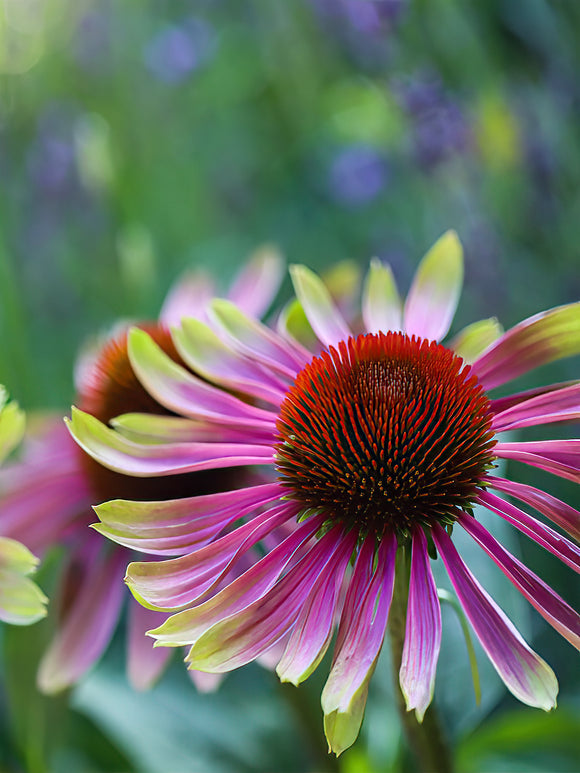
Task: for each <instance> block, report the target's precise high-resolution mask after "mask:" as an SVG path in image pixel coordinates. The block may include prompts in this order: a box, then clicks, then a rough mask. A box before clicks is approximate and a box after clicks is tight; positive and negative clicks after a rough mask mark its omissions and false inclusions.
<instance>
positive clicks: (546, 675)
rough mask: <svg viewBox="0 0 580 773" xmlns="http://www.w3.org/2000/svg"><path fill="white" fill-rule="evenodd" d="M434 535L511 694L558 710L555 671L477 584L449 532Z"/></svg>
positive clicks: (437, 531)
mask: <svg viewBox="0 0 580 773" xmlns="http://www.w3.org/2000/svg"><path fill="white" fill-rule="evenodd" d="M431 533H432V535H433V540H434V541H435V545H436V547H437V550H438V551H439V554H440V555H441V558H442V559H443V563H444V564H445V567H446V569H447V572H448V574H449V577H450V579H451V582H452V584H453V587H454V588H455V592H456V594H457V597H458V598H459V601H460V602H461V605H462V607H463V609H464V611H465V614H466V615H467V617H468V618H469V621H470V623H471V625H472V627H473V630H474V631H475V633H476V634H477V638H478V639H479V641H480V643H481V646H482V647H483V649H484V650H485V652H486V653H487V656H488V658H489V659H490V660H491V663H492V665H493V667H494V668H495V670H496V671H497V673H498V674H499V676H500V677H501V679H502V680H503V682H504V684H505V685H506V687H507V688H508V690H509V691H510V692H511V693H513V695H515V697H516V698H518V700H520V701H522V703H526V704H527V705H528V706H536V707H538V708H542V709H544V710H545V711H549V710H550V709H552V708H554V707H555V705H556V696H557V693H558V682H557V681H556V677H555V676H554V672H553V671H552V669H551V668H550V667H549V666H548V664H547V663H546V662H545V661H543V660H542V659H541V658H540V657H539V656H538V655H536V653H535V652H533V651H532V650H531V649H530V648H529V647H528V645H527V644H526V642H525V641H524V640H523V638H522V637H521V635H520V634H519V633H518V631H517V630H516V628H515V627H514V625H513V623H512V622H511V620H509V618H508V617H507V616H506V614H505V613H504V612H503V611H502V610H501V609H500V608H499V607H498V606H497V604H496V603H495V602H494V601H493V599H492V598H491V597H490V596H489V595H488V594H487V593H486V592H485V591H484V589H483V588H482V587H481V585H480V584H479V583H478V582H477V580H476V579H475V577H474V576H473V575H472V574H471V572H470V571H469V569H468V568H467V567H466V566H465V564H464V563H463V561H462V560H461V558H460V556H459V554H458V553H457V550H456V549H455V546H454V545H453V542H452V541H451V539H450V537H449V536H448V535H447V533H446V532H445V530H444V529H443V528H442V527H441V526H439V525H438V524H435V525H434V526H433V528H432V532H431Z"/></svg>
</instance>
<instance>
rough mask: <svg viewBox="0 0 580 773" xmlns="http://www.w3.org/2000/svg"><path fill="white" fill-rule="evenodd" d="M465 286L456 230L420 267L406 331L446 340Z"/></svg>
mask: <svg viewBox="0 0 580 773" xmlns="http://www.w3.org/2000/svg"><path fill="white" fill-rule="evenodd" d="M462 284H463V249H462V247H461V243H460V241H459V239H458V238H457V234H456V233H455V231H447V232H446V233H444V234H443V236H441V237H440V238H439V239H438V240H437V241H436V242H435V244H434V245H433V246H432V247H431V249H430V250H429V252H427V254H426V255H425V257H424V258H423V260H422V261H421V263H420V264H419V267H418V269H417V273H416V274H415V278H414V279H413V284H412V285H411V289H410V290H409V294H408V296H407V301H406V303H405V311H404V321H405V332H406V333H407V334H408V335H416V336H419V337H421V338H428V339H431V340H433V341H439V340H440V339H442V338H444V337H445V335H446V334H447V331H448V330H449V326H450V325H451V321H452V320H453V316H454V314H455V309H456V308H457V302H458V300H459V295H460V294H461V286H462Z"/></svg>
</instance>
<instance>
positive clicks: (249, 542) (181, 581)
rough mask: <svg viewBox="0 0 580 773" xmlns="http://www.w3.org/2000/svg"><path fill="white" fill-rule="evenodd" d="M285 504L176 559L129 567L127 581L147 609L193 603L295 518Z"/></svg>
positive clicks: (293, 510) (295, 513)
mask: <svg viewBox="0 0 580 773" xmlns="http://www.w3.org/2000/svg"><path fill="white" fill-rule="evenodd" d="M297 512H298V508H297V507H293V506H291V505H290V504H289V503H288V502H285V503H283V504H282V505H280V506H278V507H275V508H272V509H271V510H266V512H264V513H261V514H260V515H255V516H254V517H253V518H252V519H251V520H249V521H248V522H247V523H244V524H242V525H241V526H238V528H237V529H234V530H233V531H231V532H229V533H228V534H226V535H224V536H223V537H220V538H219V539H216V540H215V541H214V542H211V543H210V544H209V545H206V546H205V547H202V548H200V549H199V550H196V551H194V552H193V553H188V554H186V555H184V556H180V557H179V558H172V559H168V560H166V561H140V562H134V563H132V564H129V566H128V568H127V576H126V578H125V579H126V582H127V584H128V585H129V587H130V589H131V591H132V593H133V594H134V595H135V596H136V598H137V599H138V600H139V601H140V602H141V603H143V602H145V603H146V604H147V606H150V607H154V608H157V609H177V608H179V607H184V606H185V605H187V604H191V603H193V602H195V601H196V600H197V599H199V598H201V597H202V596H203V595H204V594H205V593H206V592H207V591H208V590H210V589H211V588H213V587H215V585H216V584H217V583H218V582H219V581H220V579H221V578H222V577H223V576H224V575H225V574H226V573H227V571H228V569H229V568H230V567H231V566H232V564H233V563H234V562H235V561H236V559H237V558H239V556H241V555H242V554H243V553H245V552H246V551H247V550H249V549H250V548H251V547H253V546H254V545H256V544H257V543H258V542H260V540H262V539H263V538H264V537H265V536H266V535H267V534H270V533H271V532H272V531H273V530H274V529H275V528H277V527H278V526H280V525H281V524H283V523H285V522H286V521H288V520H290V518H293V517H295V516H296V515H297Z"/></svg>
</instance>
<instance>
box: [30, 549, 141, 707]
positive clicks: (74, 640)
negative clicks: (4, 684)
mask: <svg viewBox="0 0 580 773" xmlns="http://www.w3.org/2000/svg"><path fill="white" fill-rule="evenodd" d="M102 547H103V545H101V542H100V540H92V544H91V545H90V549H89V552H88V555H87V556H86V560H85V561H84V563H83V564H80V563H75V565H74V566H73V569H74V571H75V572H79V573H80V577H79V578H73V577H72V576H71V578H70V588H71V590H72V589H74V597H73V599H72V602H71V605H70V608H69V609H68V610H67V611H66V613H65V616H64V619H63V620H62V622H61V624H60V626H59V628H58V630H57V632H56V635H55V637H54V639H53V640H52V642H51V644H50V645H49V648H48V650H47V651H46V652H45V654H44V656H43V658H42V660H41V662H40V667H39V671H38V686H39V689H40V690H42V691H43V692H46V693H56V692H59V691H60V690H64V689H65V688H66V687H70V686H71V685H72V684H74V683H75V682H76V681H77V680H78V679H80V677H81V676H82V675H83V674H84V673H85V672H86V671H88V669H89V668H90V667H91V666H93V665H94V664H95V663H96V661H97V660H98V659H99V658H100V656H101V655H102V653H103V652H104V650H105V648H106V647H107V645H108V643H109V641H110V639H111V636H112V634H113V631H114V629H115V625H116V623H117V620H118V618H119V611H120V608H121V601H122V598H123V592H124V587H123V571H124V568H125V565H126V563H127V554H126V553H125V551H124V550H119V549H117V550H114V551H112V552H109V553H108V554H105V552H104V551H103V550H102Z"/></svg>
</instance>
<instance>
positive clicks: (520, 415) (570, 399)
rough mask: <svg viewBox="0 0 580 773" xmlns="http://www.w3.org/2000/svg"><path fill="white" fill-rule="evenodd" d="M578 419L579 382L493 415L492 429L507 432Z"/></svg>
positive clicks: (579, 403)
mask: <svg viewBox="0 0 580 773" xmlns="http://www.w3.org/2000/svg"><path fill="white" fill-rule="evenodd" d="M577 419H580V384H573V385H572V386H568V387H564V388H563V389H556V390H554V391H553V392H547V393H545V394H541V395H536V396H535V397H530V398H529V399H528V400H524V401H522V402H520V403H518V404H517V405H513V406H511V407H510V408H507V409H506V410H504V411H501V412H499V413H496V414H495V416H494V417H493V422H492V429H493V430H494V431H495V432H507V431H508V430H511V429H521V428H522V427H533V426H535V425H537V424H550V423H552V422H557V421H575V420H577Z"/></svg>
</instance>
